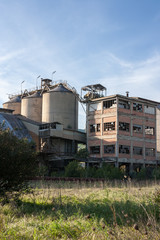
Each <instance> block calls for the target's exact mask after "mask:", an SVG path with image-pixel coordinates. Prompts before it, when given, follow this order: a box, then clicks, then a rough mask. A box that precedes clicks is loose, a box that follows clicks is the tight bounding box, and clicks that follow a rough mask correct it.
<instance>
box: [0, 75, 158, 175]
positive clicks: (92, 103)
mask: <svg viewBox="0 0 160 240" xmlns="http://www.w3.org/2000/svg"><path fill="white" fill-rule="evenodd" d="M83 91H87V93H86V94H84V95H83ZM78 101H80V102H81V103H82V104H85V105H86V133H84V132H82V131H79V130H78ZM3 121H5V123H6V124H7V125H8V127H10V128H11V129H12V130H13V131H14V132H15V134H17V135H18V136H20V134H22V135H23V137H27V138H28V139H33V140H34V141H35V143H36V150H37V152H39V155H40V157H41V158H47V159H48V161H49V163H50V167H51V168H56V167H63V166H64V165H65V164H66V163H67V162H68V161H70V160H72V159H74V154H75V153H76V151H77V146H78V144H79V143H82V144H86V145H87V148H88V151H89V157H88V158H87V159H86V160H84V161H85V162H86V164H88V165H89V164H91V165H92V164H98V165H100V166H101V165H102V163H103V162H106V163H112V164H114V165H115V166H117V167H119V166H122V165H125V167H126V168H127V169H129V170H130V171H132V170H133V169H135V168H137V167H145V166H148V165H149V166H157V165H160V103H159V102H156V101H152V100H148V99H143V98H140V97H129V93H128V92H127V94H126V96H123V95H119V94H116V95H113V96H106V88H105V87H103V86H102V85H101V84H96V85H88V86H85V87H83V88H82V89H81V96H80V95H79V94H78V93H77V92H76V90H75V88H73V87H71V86H69V84H67V82H63V81H61V82H55V83H54V84H53V83H52V80H50V79H41V86H40V87H39V88H37V89H36V90H33V91H27V90H25V91H23V92H21V94H19V95H13V96H10V100H9V101H8V102H6V103H4V104H3V108H1V109H0V122H1V123H2V122H3ZM15 129H19V131H17V130H15ZM20 129H21V130H22V131H21V133H20ZM16 131H17V132H16Z"/></svg>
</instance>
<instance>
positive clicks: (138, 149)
mask: <svg viewBox="0 0 160 240" xmlns="http://www.w3.org/2000/svg"><path fill="white" fill-rule="evenodd" d="M133 154H134V155H142V154H143V149H142V147H133Z"/></svg>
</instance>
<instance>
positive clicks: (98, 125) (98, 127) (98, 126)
mask: <svg viewBox="0 0 160 240" xmlns="http://www.w3.org/2000/svg"><path fill="white" fill-rule="evenodd" d="M100 131H101V129H100V123H98V124H97V132H100Z"/></svg>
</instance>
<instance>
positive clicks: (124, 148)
mask: <svg viewBox="0 0 160 240" xmlns="http://www.w3.org/2000/svg"><path fill="white" fill-rule="evenodd" d="M119 153H123V154H129V153H130V146H126V145H119Z"/></svg>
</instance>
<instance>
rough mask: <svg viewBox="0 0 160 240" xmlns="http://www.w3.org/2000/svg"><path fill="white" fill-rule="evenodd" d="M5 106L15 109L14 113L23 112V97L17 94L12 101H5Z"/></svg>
mask: <svg viewBox="0 0 160 240" xmlns="http://www.w3.org/2000/svg"><path fill="white" fill-rule="evenodd" d="M3 108H8V109H12V110H14V112H13V114H21V97H20V96H15V97H13V98H11V99H10V101H8V102H5V103H3Z"/></svg>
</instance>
